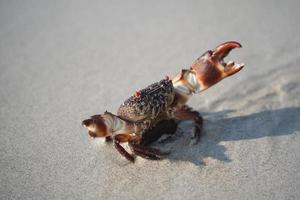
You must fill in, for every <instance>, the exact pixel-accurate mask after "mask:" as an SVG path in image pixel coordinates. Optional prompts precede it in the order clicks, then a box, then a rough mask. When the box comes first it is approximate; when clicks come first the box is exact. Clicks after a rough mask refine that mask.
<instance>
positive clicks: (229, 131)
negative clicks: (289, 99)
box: [154, 107, 300, 165]
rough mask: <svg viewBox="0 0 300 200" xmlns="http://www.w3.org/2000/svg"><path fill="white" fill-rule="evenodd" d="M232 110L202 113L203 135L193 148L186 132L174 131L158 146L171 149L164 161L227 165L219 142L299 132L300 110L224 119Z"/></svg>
mask: <svg viewBox="0 0 300 200" xmlns="http://www.w3.org/2000/svg"><path fill="white" fill-rule="evenodd" d="M230 112H232V111H230V110H227V111H222V112H216V113H202V115H203V118H204V136H203V137H202V139H201V141H200V142H199V143H198V144H196V145H190V144H189V143H190V141H191V139H190V134H188V131H184V132H183V131H177V133H176V135H175V137H173V138H170V139H168V140H166V141H165V143H164V144H163V145H162V144H158V142H156V143H155V144H154V146H156V145H159V147H163V148H164V149H171V154H170V155H169V156H168V159H170V160H173V161H189V162H192V163H194V164H196V165H203V164H204V163H203V159H205V158H207V157H212V158H214V159H217V160H221V161H224V162H229V161H230V158H229V157H228V156H227V155H226V154H225V152H226V148H225V147H224V146H223V145H221V144H220V142H222V141H239V140H252V139H259V138H263V137H276V136H282V135H289V134H293V133H294V134H295V133H296V132H299V131H300V107H289V108H282V109H278V110H268V111H262V112H258V113H253V114H250V115H246V116H239V117H228V116H227V115H228V113H230ZM190 128H191V125H190V124H188V123H186V122H183V123H182V124H181V125H180V129H182V130H190Z"/></svg>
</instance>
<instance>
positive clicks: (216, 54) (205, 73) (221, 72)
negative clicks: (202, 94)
mask: <svg viewBox="0 0 300 200" xmlns="http://www.w3.org/2000/svg"><path fill="white" fill-rule="evenodd" d="M241 47H242V45H241V44H240V43H238V42H234V41H231V42H225V43H223V44H220V45H219V46H217V47H216V48H215V50H213V51H211V50H209V51H207V52H205V53H204V54H203V55H202V56H200V57H199V58H198V59H197V60H196V61H195V62H194V63H193V64H192V65H191V70H192V71H193V72H195V74H196V77H197V80H198V82H199V84H200V86H201V90H204V89H207V88H209V87H210V86H212V85H214V84H216V83H217V82H219V81H221V80H222V79H224V78H226V77H228V76H231V75H233V74H235V73H237V72H239V71H240V70H241V69H242V68H243V67H244V64H238V63H236V62H234V61H229V62H227V63H226V62H225V61H224V58H225V57H226V56H227V55H228V54H229V53H230V51H231V50H233V49H235V48H241Z"/></svg>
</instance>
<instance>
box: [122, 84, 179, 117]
mask: <svg viewBox="0 0 300 200" xmlns="http://www.w3.org/2000/svg"><path fill="white" fill-rule="evenodd" d="M174 95H175V93H174V88H173V84H172V81H171V80H168V79H163V80H161V81H159V82H156V83H153V84H151V85H149V86H148V87H146V88H144V89H142V90H140V91H137V92H136V94H135V95H133V96H131V97H129V98H128V99H127V100H126V101H125V102H124V103H123V104H122V105H121V106H120V108H119V109H118V116H120V117H122V118H124V119H127V120H130V121H134V122H140V121H148V122H152V121H154V120H156V119H157V117H158V116H160V114H162V113H165V112H167V110H168V109H169V107H170V105H171V104H172V102H173V100H174Z"/></svg>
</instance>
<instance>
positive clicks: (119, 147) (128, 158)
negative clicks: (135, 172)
mask: <svg viewBox="0 0 300 200" xmlns="http://www.w3.org/2000/svg"><path fill="white" fill-rule="evenodd" d="M114 146H115V148H116V149H117V150H118V152H119V153H120V154H121V155H122V156H124V157H125V158H126V159H127V160H129V161H131V162H134V157H133V156H132V155H131V154H130V153H128V152H127V151H126V150H125V149H124V148H123V147H122V146H121V145H120V142H119V141H118V140H114Z"/></svg>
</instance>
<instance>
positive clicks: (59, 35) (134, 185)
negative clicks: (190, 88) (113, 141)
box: [0, 0, 300, 200]
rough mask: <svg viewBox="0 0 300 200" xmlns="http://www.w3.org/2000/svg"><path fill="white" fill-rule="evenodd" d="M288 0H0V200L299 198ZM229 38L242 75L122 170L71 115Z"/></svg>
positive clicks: (298, 79)
mask: <svg viewBox="0 0 300 200" xmlns="http://www.w3.org/2000/svg"><path fill="white" fill-rule="evenodd" d="M299 9H300V2H299V1H286V2H285V1H280V2H277V1H270V2H267V1H263V2H262V1H258V0H257V1H226V2H225V1H224V2H218V1H187V2H184V1H163V2H161V1H126V2H125V1H88V2H87V1H46V2H41V1H31V0H29V1H4V0H3V1H1V2H0V27H1V28H0V99H1V101H0V121H1V123H0V130H1V131H0V155H1V160H0V168H1V170H0V199H3V200H4V199H22V200H25V199H64V200H66V199H86V200H88V199H104V200H107V199H137V200H139V199H145V200H146V199H147V200H148V199H191V200H193V199H202V200H212V199H223V200H225V199H226V200H227V199H228V200H239V199H249V200H250V199H251V200H252V199H259V200H261V199H262V200H265V199H266V200H267V199H270V200H297V199H300V153H299V152H300V66H299V63H300V37H299V31H300V23H299V19H300V12H299ZM231 40H235V41H238V42H240V43H241V44H242V45H243V48H241V49H237V50H234V51H233V52H232V53H231V54H230V55H229V57H228V58H226V60H227V61H229V60H236V61H237V62H240V63H241V62H243V63H245V68H244V69H243V70H242V71H240V72H239V73H238V74H236V75H234V76H232V77H229V78H227V79H225V80H223V81H222V82H220V83H219V84H217V85H215V86H214V87H212V88H210V89H208V90H207V91H205V92H203V93H201V94H198V95H194V96H193V98H192V99H191V100H190V101H189V105H190V106H192V107H193V108H194V109H195V110H197V111H199V112H200V113H201V114H202V116H203V118H204V136H203V137H202V138H201V141H200V142H199V143H198V144H197V145H191V144H190V137H191V134H190V131H191V124H190V123H188V122H183V123H181V124H180V125H179V129H178V131H177V132H176V134H175V136H173V137H171V138H169V139H168V140H166V141H165V142H164V143H160V142H156V143H155V144H154V146H155V147H157V148H160V149H162V150H170V151H171V154H170V155H169V156H167V157H166V158H165V159H164V160H161V161H150V160H145V159H142V158H137V160H136V162H135V163H134V164H132V163H130V162H128V161H127V160H126V159H124V158H123V157H121V156H120V154H119V153H118V152H117V151H116V150H115V149H114V147H113V146H112V145H107V144H104V140H102V139H97V140H96V141H91V140H90V139H89V138H88V135H87V130H86V129H85V128H83V127H82V126H81V121H82V120H83V119H86V118H87V117H89V116H91V115H94V114H98V113H103V112H104V111H105V110H108V111H111V112H114V113H115V112H116V111H117V109H118V107H119V105H120V104H121V103H122V102H123V101H124V100H125V99H126V98H127V97H129V96H130V95H131V94H133V92H134V91H136V90H138V89H141V88H143V87H145V86H147V85H149V84H151V83H153V82H155V81H158V80H160V79H162V78H163V77H165V76H166V75H169V76H173V75H175V74H177V73H178V72H179V71H180V70H181V69H183V68H188V67H189V66H190V64H191V63H192V62H193V61H194V60H195V59H196V58H197V57H199V56H200V55H201V54H202V53H204V52H205V51H206V50H209V49H213V48H214V47H216V46H217V45H218V44H220V43H222V42H225V41H231Z"/></svg>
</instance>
